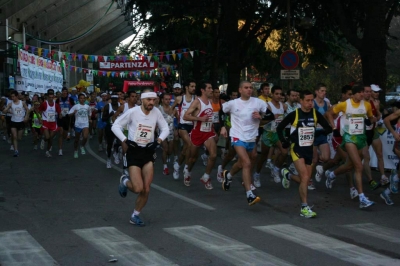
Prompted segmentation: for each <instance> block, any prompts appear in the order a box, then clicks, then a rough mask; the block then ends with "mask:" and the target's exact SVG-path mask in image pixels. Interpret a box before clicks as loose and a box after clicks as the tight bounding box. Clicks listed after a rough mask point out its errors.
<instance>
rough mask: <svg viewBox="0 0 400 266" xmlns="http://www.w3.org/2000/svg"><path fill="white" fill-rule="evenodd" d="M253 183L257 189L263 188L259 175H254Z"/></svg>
mask: <svg viewBox="0 0 400 266" xmlns="http://www.w3.org/2000/svg"><path fill="white" fill-rule="evenodd" d="M253 183H254V186H255V187H261V182H260V174H257V173H254V174H253Z"/></svg>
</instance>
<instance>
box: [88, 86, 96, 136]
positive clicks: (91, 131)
mask: <svg viewBox="0 0 400 266" xmlns="http://www.w3.org/2000/svg"><path fill="white" fill-rule="evenodd" d="M96 106H97V93H96V92H94V91H92V92H91V93H90V101H89V107H90V113H91V114H90V120H89V138H93V135H96V128H97V117H96V116H97V114H96Z"/></svg>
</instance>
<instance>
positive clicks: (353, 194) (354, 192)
mask: <svg viewBox="0 0 400 266" xmlns="http://www.w3.org/2000/svg"><path fill="white" fill-rule="evenodd" d="M357 197H358V191H357V189H355V188H350V198H351V199H355V198H357Z"/></svg>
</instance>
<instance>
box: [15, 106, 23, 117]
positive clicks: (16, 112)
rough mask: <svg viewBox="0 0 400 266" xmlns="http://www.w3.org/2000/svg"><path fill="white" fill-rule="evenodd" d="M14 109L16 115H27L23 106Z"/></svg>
mask: <svg viewBox="0 0 400 266" xmlns="http://www.w3.org/2000/svg"><path fill="white" fill-rule="evenodd" d="M14 110H15V115H16V116H20V117H21V116H24V115H25V114H24V112H23V111H22V108H19V107H17V108H15V109H14Z"/></svg>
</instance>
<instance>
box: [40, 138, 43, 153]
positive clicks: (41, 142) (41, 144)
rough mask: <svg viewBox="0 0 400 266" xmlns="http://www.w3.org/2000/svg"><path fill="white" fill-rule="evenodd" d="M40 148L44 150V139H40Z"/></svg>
mask: <svg viewBox="0 0 400 266" xmlns="http://www.w3.org/2000/svg"><path fill="white" fill-rule="evenodd" d="M40 149H41V150H44V139H42V140H41V141H40Z"/></svg>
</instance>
